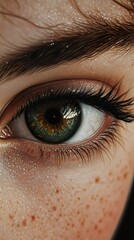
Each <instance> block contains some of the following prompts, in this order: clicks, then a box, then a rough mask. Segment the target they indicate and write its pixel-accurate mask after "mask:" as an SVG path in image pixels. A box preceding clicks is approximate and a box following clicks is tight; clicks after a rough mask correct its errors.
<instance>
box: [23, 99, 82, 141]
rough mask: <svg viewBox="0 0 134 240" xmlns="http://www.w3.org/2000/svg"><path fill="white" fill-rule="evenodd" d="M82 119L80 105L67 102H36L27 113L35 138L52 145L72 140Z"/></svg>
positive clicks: (29, 126)
mask: <svg viewBox="0 0 134 240" xmlns="http://www.w3.org/2000/svg"><path fill="white" fill-rule="evenodd" d="M81 118H82V113H81V107H80V105H79V103H77V102H69V103H67V101H65V100H64V101H62V100H61V101H60V100H55V101H54V100H51V101H46V100H45V102H43V101H39V102H35V103H33V104H31V105H30V106H29V107H28V108H27V109H26V111H25V119H26V123H27V126H28V128H29V130H30V131H31V133H32V134H33V136H34V137H35V138H37V139H39V140H41V141H43V142H46V143H51V144H56V143H61V142H64V141H67V140H68V139H69V138H71V137H72V136H73V135H74V134H75V132H76V131H77V130H78V128H79V126H80V124H81Z"/></svg>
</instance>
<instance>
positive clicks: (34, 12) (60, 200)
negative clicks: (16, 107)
mask: <svg viewBox="0 0 134 240" xmlns="http://www.w3.org/2000/svg"><path fill="white" fill-rule="evenodd" d="M99 2H100V1H98V0H94V1H92V0H91V1H88V0H87V1H82V0H81V1H77V3H78V6H80V9H81V10H82V11H84V12H88V13H89V12H92V14H98V15H101V16H102V17H103V18H106V19H107V18H116V19H118V20H119V19H120V20H122V19H123V18H124V17H125V18H129V14H128V12H127V11H126V10H125V9H123V8H122V7H120V6H119V5H117V4H116V3H114V2H113V1H111V0H104V1H101V4H99ZM0 3H1V12H2V11H5V12H6V13H8V14H9V15H10V14H11V15H13V14H14V17H13V16H12V17H11V16H8V15H3V14H2V15H1V17H0V25H1V38H0V41H1V44H0V56H2V55H3V54H4V53H5V52H6V51H7V50H10V48H14V46H15V45H18V46H20V45H22V44H24V43H25V42H27V41H30V39H38V38H39V37H40V36H44V39H45V38H46V37H47V36H48V35H50V36H51V37H53V31H52V29H53V26H55V25H56V26H57V25H58V24H60V25H59V26H61V27H63V26H64V30H66V29H68V27H70V25H71V24H72V23H73V22H74V21H75V22H81V21H83V20H85V18H84V16H83V15H82V14H81V13H80V12H79V11H78V9H77V7H76V5H75V4H74V2H73V1H67V0H64V1H63V0H54V1H49V0H42V1H41V0H39V1H34V0H32V1H31V0H27V1H26V0H24V1H21V0H20V1H19V0H18V1H5V0H3V1H0ZM16 15H18V16H21V19H19V18H18V17H16ZM22 18H23V19H22ZM24 18H25V19H27V20H28V21H29V22H28V21H25V20H24ZM49 26H51V27H49ZM128 59H129V57H128ZM132 64H133V62H132V60H130V61H129V65H131V69H130V70H131V71H126V72H127V74H126V75H127V76H129V79H130V82H129V85H130V86H133V73H132V68H133V67H132ZM96 71H97V70H96ZM26 79H27V78H26ZM124 81H125V84H128V83H126V81H127V78H126V77H125V80H124ZM18 85H19V84H18ZM1 89H2V88H1ZM0 91H1V90H0ZM1 94H2V92H1ZM132 95H134V92H132ZM3 97H4V96H3ZM132 132H134V124H130V125H128V126H126V131H124V130H123V129H122V130H121V132H120V135H121V138H122V139H124V141H122V142H123V146H125V150H124V149H123V147H122V146H121V145H118V144H117V146H113V147H111V148H110V150H109V155H110V157H109V156H107V154H104V155H103V157H101V156H99V155H96V157H95V158H94V161H93V163H89V164H86V165H82V164H81V163H78V164H76V165H75V166H74V165H73V164H72V165H69V166H67V167H66V166H64V165H63V166H61V167H60V168H57V167H55V166H44V165H43V164H39V163H38V161H37V160H36V159H31V158H28V157H26V156H24V155H22V154H19V153H18V152H15V151H14V149H12V148H11V149H8V147H7V148H6V147H1V146H0V159H1V161H0V171H1V175H0V188H1V196H0V211H1V212H0V214H1V215H0V221H1V223H0V239H3V240H8V239H11V240H18V239H20V240H29V239H30V240H44V239H45V240H57V239H59V240H63V239H64V240H77V239H80V240H83V239H84V240H89V239H90V240H98V239H99V240H110V239H111V237H112V234H113V231H114V230H115V228H116V226H117V223H118V222H119V219H120V217H121V213H122V209H123V207H124V205H125V202H126V199H127V196H128V192H129V189H130V184H131V182H132V177H133V169H134V159H133V156H134V149H133V142H134V136H133V134H132ZM42 165H43V166H42Z"/></svg>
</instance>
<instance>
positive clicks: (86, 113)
mask: <svg viewBox="0 0 134 240" xmlns="http://www.w3.org/2000/svg"><path fill="white" fill-rule="evenodd" d="M80 105H81V109H82V122H81V125H80V127H79V129H78V130H77V132H76V133H75V134H74V136H73V137H72V138H70V139H69V140H68V141H66V143H75V142H81V141H84V140H86V139H88V138H91V137H92V136H93V135H95V134H96V133H97V132H98V130H99V129H100V128H101V127H102V126H103V124H104V121H105V113H103V112H102V111H100V110H98V109H96V108H95V107H92V106H89V105H87V104H83V103H81V104H80Z"/></svg>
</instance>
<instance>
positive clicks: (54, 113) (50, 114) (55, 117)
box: [45, 108, 62, 124]
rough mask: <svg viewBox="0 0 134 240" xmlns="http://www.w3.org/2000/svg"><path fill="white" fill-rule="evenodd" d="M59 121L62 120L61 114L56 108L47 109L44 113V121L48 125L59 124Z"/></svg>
mask: <svg viewBox="0 0 134 240" xmlns="http://www.w3.org/2000/svg"><path fill="white" fill-rule="evenodd" d="M61 119H62V115H61V112H60V111H59V110H58V109H56V108H49V109H48V110H47V111H46V112H45V120H46V121H47V122H48V123H49V124H58V123H60V121H61Z"/></svg>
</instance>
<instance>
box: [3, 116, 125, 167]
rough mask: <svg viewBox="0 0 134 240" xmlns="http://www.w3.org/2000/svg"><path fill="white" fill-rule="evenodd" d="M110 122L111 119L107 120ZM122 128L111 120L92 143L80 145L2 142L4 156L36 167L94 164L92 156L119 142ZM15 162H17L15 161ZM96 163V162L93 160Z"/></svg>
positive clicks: (21, 141) (19, 140) (87, 142)
mask: <svg viewBox="0 0 134 240" xmlns="http://www.w3.org/2000/svg"><path fill="white" fill-rule="evenodd" d="M109 121H111V119H109ZM109 124H110V122H109ZM121 127H122V125H121V124H120V122H119V121H117V120H113V121H112V123H111V124H110V125H109V128H106V129H107V130H106V131H105V130H104V131H102V130H101V131H102V134H97V136H96V138H95V137H93V139H92V141H91V139H90V140H87V141H85V142H83V143H82V144H80V145H79V144H75V145H71V144H69V145H65V144H59V145H57V146H50V145H45V144H40V143H36V142H31V141H27V140H26V141H25V140H23V139H14V140H13V139H12V140H11V141H7V140H6V141H5V140H2V141H1V144H2V142H3V146H4V145H6V146H5V149H6V150H5V155H6V157H7V158H15V159H16V158H19V159H22V161H23V162H24V161H25V164H30V163H31V162H32V163H34V164H37V165H38V166H42V167H43V166H44V167H45V166H60V165H61V166H66V164H67V165H68V166H69V167H70V166H72V164H73V165H74V166H79V164H82V163H85V164H87V163H90V162H94V155H95V156H96V154H100V153H101V155H102V154H103V153H104V152H106V151H107V153H108V151H109V150H107V149H109V148H110V147H111V145H112V144H114V143H115V142H116V141H117V142H118V143H119V142H120V134H119V130H120V128H121ZM16 161H17V160H16ZM95 161H96V160H95Z"/></svg>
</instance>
